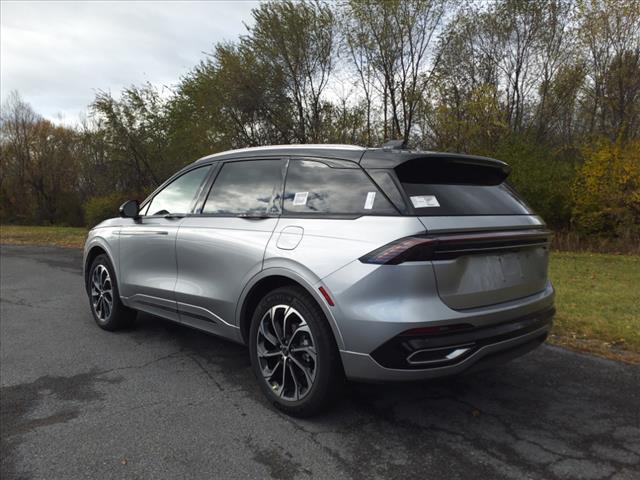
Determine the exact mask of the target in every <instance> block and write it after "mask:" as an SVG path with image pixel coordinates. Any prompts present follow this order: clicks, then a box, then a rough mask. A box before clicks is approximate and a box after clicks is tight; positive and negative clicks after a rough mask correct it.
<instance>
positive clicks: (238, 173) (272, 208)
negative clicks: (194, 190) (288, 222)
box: [202, 159, 284, 215]
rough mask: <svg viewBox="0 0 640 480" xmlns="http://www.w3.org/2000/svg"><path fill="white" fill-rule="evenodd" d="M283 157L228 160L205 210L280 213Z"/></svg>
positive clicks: (212, 211) (211, 211)
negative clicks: (275, 158)
mask: <svg viewBox="0 0 640 480" xmlns="http://www.w3.org/2000/svg"><path fill="white" fill-rule="evenodd" d="M283 165H284V163H283V160H280V159H278V160H247V161H236V162H229V163H225V164H224V165H223V166H222V169H221V170H220V173H219V174H218V176H217V177H216V180H215V182H214V183H213V187H212V188H211V192H210V193H209V196H208V198H207V201H206V202H205V204H204V208H203V210H202V213H204V214H210V215H279V214H280V203H281V200H282V180H283Z"/></svg>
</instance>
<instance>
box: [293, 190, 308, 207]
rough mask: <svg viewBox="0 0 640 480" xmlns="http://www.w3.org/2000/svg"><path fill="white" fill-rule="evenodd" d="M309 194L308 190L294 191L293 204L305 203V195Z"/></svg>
mask: <svg viewBox="0 0 640 480" xmlns="http://www.w3.org/2000/svg"><path fill="white" fill-rule="evenodd" d="M308 196H309V192H296V194H295V196H294V197H293V204H294V205H296V206H300V205H306V204H307V197H308Z"/></svg>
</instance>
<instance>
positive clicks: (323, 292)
mask: <svg viewBox="0 0 640 480" xmlns="http://www.w3.org/2000/svg"><path fill="white" fill-rule="evenodd" d="M318 290H320V293H321V294H322V296H323V297H324V299H325V300H326V301H327V303H328V304H329V306H330V307H333V306H334V305H335V304H334V303H333V300H331V297H330V296H329V294H328V293H327V291H326V290H325V289H324V287H320V288H318Z"/></svg>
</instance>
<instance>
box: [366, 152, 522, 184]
mask: <svg viewBox="0 0 640 480" xmlns="http://www.w3.org/2000/svg"><path fill="white" fill-rule="evenodd" d="M410 160H411V161H420V162H423V161H424V162H434V163H456V164H461V165H462V164H464V165H469V166H476V167H485V168H487V167H488V168H492V169H496V170H498V171H500V172H501V174H502V175H503V176H504V178H506V177H507V176H508V175H509V173H511V167H510V166H509V165H508V164H506V163H505V162H503V161H501V160H496V159H495V158H489V157H480V156H477V155H463V154H458V153H440V152H421V151H419V150H399V149H389V148H377V149H370V150H367V151H365V152H364V154H363V155H362V157H361V158H360V166H362V167H363V168H365V169H371V168H396V167H398V166H400V165H402V164H403V163H406V162H408V161H410Z"/></svg>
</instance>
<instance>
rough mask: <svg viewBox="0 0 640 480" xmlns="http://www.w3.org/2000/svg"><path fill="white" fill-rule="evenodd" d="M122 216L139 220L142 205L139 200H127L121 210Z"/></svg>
mask: <svg viewBox="0 0 640 480" xmlns="http://www.w3.org/2000/svg"><path fill="white" fill-rule="evenodd" d="M119 211H120V216H121V217H123V218H138V216H139V215H138V214H139V213H140V204H139V203H138V201H137V200H127V201H126V202H124V203H123V204H122V205H120V208H119Z"/></svg>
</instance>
